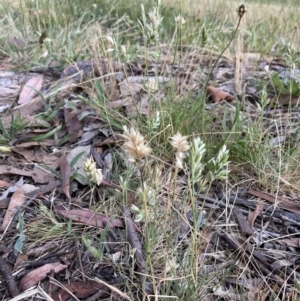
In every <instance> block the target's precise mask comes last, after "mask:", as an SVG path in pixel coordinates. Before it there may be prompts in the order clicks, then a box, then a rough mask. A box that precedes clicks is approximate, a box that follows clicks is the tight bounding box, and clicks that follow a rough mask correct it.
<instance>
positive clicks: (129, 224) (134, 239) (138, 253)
mask: <svg viewBox="0 0 300 301" xmlns="http://www.w3.org/2000/svg"><path fill="white" fill-rule="evenodd" d="M123 213H124V216H125V224H126V229H127V234H128V240H129V243H130V245H131V247H132V248H134V249H135V253H134V255H135V259H136V262H137V265H138V266H139V268H140V271H141V272H142V273H143V272H144V270H145V267H146V262H145V259H144V255H143V247H142V244H141V242H140V240H139V237H138V235H137V233H136V231H135V226H134V223H133V221H132V219H131V214H130V211H129V209H128V208H124V209H123Z"/></svg>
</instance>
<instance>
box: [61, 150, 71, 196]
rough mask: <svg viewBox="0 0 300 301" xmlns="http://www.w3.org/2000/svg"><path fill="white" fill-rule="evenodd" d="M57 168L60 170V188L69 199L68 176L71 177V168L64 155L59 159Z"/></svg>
mask: <svg viewBox="0 0 300 301" xmlns="http://www.w3.org/2000/svg"><path fill="white" fill-rule="evenodd" d="M59 168H60V174H61V179H62V187H63V191H64V193H65V195H66V197H67V198H68V199H70V198H71V196H70V176H71V166H70V164H69V162H68V160H67V157H66V155H65V154H62V156H61V157H60V159H59Z"/></svg>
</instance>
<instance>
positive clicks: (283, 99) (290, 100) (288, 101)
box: [270, 93, 300, 106]
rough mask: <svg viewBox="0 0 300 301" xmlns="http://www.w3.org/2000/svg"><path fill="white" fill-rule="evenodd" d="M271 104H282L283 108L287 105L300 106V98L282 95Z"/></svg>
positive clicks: (272, 100)
mask: <svg viewBox="0 0 300 301" xmlns="http://www.w3.org/2000/svg"><path fill="white" fill-rule="evenodd" d="M270 102H271V103H276V104H280V105H283V106H287V105H299V104H300V97H299V96H293V95H291V94H283V93H282V94H280V95H279V96H278V97H274V98H273V99H271V100H270Z"/></svg>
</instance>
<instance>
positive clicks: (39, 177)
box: [0, 165, 54, 184]
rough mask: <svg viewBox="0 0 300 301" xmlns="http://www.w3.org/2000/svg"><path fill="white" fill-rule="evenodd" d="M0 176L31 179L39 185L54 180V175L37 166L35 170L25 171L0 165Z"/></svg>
mask: <svg viewBox="0 0 300 301" xmlns="http://www.w3.org/2000/svg"><path fill="white" fill-rule="evenodd" d="M0 174H1V175H4V174H7V175H19V176H24V177H30V178H32V179H33V180H34V181H35V183H39V184H45V183H49V182H51V181H53V180H54V175H52V174H51V173H50V172H48V171H46V170H44V169H41V168H39V167H38V166H35V167H34V170H23V169H19V168H16V167H11V166H7V165H0Z"/></svg>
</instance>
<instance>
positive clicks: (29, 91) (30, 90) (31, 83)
mask: <svg viewBox="0 0 300 301" xmlns="http://www.w3.org/2000/svg"><path fill="white" fill-rule="evenodd" d="M43 81H44V76H43V75H42V74H41V75H37V76H34V77H32V78H31V79H30V80H28V81H27V83H26V84H25V85H24V87H23V89H22V91H21V93H20V97H19V101H18V104H23V103H26V102H29V101H30V100H32V99H33V98H34V97H35V96H36V94H37V91H40V90H41V88H42V85H43Z"/></svg>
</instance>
